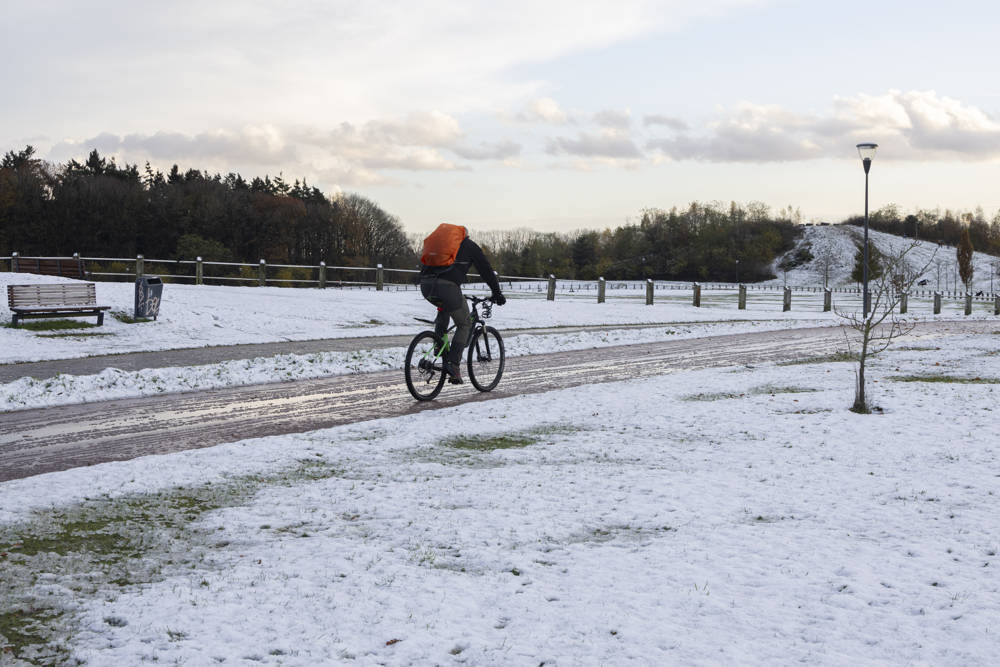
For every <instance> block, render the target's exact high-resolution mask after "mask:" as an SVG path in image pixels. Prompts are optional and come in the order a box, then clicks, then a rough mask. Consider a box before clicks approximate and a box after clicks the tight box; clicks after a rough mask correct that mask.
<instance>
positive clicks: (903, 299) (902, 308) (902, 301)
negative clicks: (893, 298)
mask: <svg viewBox="0 0 1000 667" xmlns="http://www.w3.org/2000/svg"><path fill="white" fill-rule="evenodd" d="M909 297H910V295H909V294H908V293H906V292H903V293H902V294H900V295H899V314H900V315H906V309H907V306H909V303H907V302H908V301H909Z"/></svg>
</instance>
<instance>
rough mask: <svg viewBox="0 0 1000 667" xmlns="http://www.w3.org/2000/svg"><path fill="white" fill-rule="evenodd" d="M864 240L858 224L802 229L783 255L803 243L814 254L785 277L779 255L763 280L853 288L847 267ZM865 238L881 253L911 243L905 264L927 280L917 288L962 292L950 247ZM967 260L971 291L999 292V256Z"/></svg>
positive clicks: (896, 238)
mask: <svg viewBox="0 0 1000 667" xmlns="http://www.w3.org/2000/svg"><path fill="white" fill-rule="evenodd" d="M863 238H864V229H863V228H861V227H853V226H850V225H831V226H826V227H806V228H805V229H804V230H803V234H802V238H800V239H799V240H798V242H797V243H796V246H795V248H794V249H793V250H791V251H790V252H789V253H787V255H794V254H795V253H796V252H797V250H798V249H799V248H801V247H803V246H806V247H808V248H809V251H810V252H811V253H812V255H813V259H812V261H810V262H807V263H806V264H803V265H802V266H798V267H795V268H794V269H790V270H789V271H788V275H787V280H786V276H785V274H784V272H782V270H781V269H779V268H777V266H778V264H779V263H780V261H781V258H778V260H776V261H775V263H774V266H773V267H772V270H773V271H774V273H775V275H777V276H778V277H777V278H776V279H774V280H771V281H767V282H768V283H769V284H786V283H787V284H788V285H795V286H815V285H829V286H831V287H839V286H854V285H855V283H854V282H853V281H852V280H851V271H853V270H854V256H855V253H856V252H857V243H859V242H861V241H862V239H863ZM868 242H869V243H870V244H871V245H872V246H874V247H875V248H877V249H878V250H880V251H881V252H882V253H884V254H889V255H898V254H899V253H901V252H903V251H904V250H907V249H908V248H909V247H910V246H911V245H913V244H915V246H914V247H913V249H912V250H909V251H908V252H907V254H906V259H907V264H908V265H909V266H910V267H911V269H913V270H914V271H916V270H920V269H924V271H923V272H922V273H921V279H923V280H926V281H927V284H926V285H923V286H915V288H916V289H925V290H940V291H952V292H956V291H957V292H962V291H964V286H963V285H962V282H961V280H960V279H959V277H958V268H957V267H958V263H957V259H956V256H955V248H953V247H950V246H938V244H937V243H935V242H932V241H919V240H917V241H914V240H913V239H908V238H904V237H901V236H895V235H893V234H886V233H885V232H878V231H875V230H873V229H869V230H868ZM972 263H973V292H978V291H982V292H983V293H984V294H987V295H988V294H992V293H996V292H998V291H1000V274H998V271H1000V257H994V256H993V255H987V254H985V253H982V252H974V253H973V259H972ZM991 274H992V281H991V279H990V275H991ZM824 280H826V282H824Z"/></svg>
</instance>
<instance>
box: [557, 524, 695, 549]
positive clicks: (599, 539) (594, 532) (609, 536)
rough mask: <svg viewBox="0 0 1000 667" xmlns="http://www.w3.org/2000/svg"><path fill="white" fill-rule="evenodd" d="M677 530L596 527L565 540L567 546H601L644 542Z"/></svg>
mask: <svg viewBox="0 0 1000 667" xmlns="http://www.w3.org/2000/svg"><path fill="white" fill-rule="evenodd" d="M676 530H677V529H676V528H674V527H673V526H666V525H664V526H650V527H644V526H630V525H628V524H620V525H611V526H598V527H597V528H592V529H589V530H585V531H583V532H580V533H576V534H574V535H570V536H569V538H568V539H567V540H566V543H568V544H581V543H583V544H603V543H605V542H612V541H615V540H645V539H648V538H651V537H659V536H663V535H665V534H667V533H670V532H674V531H676Z"/></svg>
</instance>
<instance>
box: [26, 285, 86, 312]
mask: <svg viewBox="0 0 1000 667" xmlns="http://www.w3.org/2000/svg"><path fill="white" fill-rule="evenodd" d="M7 302H8V304H9V305H10V306H11V307H12V308H13V307H21V306H25V307H27V306H58V305H73V306H85V305H94V304H96V303H97V288H96V287H95V286H94V283H84V284H76V283H65V284H46V285H8V286H7Z"/></svg>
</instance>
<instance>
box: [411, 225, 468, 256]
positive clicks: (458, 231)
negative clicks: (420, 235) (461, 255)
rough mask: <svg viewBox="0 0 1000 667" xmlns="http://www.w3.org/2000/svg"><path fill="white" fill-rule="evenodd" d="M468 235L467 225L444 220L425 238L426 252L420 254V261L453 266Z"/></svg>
mask: <svg viewBox="0 0 1000 667" xmlns="http://www.w3.org/2000/svg"><path fill="white" fill-rule="evenodd" d="M468 235H469V232H468V231H467V230H466V229H465V227H462V226H461V225H449V224H448V223H447V222H442V223H441V224H440V225H438V226H437V229H435V230H434V231H433V232H431V235H430V236H428V237H427V238H426V239H424V254H423V255H421V256H420V263H421V264H423V265H424V266H451V265H452V264H454V263H455V256H456V255H458V246H460V245H462V241H463V240H464V239H465V237H466V236H468Z"/></svg>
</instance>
